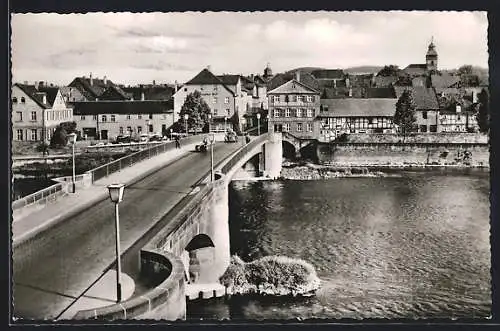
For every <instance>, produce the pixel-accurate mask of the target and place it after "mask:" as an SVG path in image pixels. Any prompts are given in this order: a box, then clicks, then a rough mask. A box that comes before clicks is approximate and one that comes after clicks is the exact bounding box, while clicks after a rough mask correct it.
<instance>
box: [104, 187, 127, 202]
mask: <svg viewBox="0 0 500 331" xmlns="http://www.w3.org/2000/svg"><path fill="white" fill-rule="evenodd" d="M124 190H125V184H111V185H108V191H109V198H110V199H111V201H113V202H114V203H118V202H121V201H122V200H123V191H124Z"/></svg>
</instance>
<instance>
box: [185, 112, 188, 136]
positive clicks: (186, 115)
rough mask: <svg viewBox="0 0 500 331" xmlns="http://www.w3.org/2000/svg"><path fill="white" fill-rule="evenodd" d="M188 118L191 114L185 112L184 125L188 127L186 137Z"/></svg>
mask: <svg viewBox="0 0 500 331" xmlns="http://www.w3.org/2000/svg"><path fill="white" fill-rule="evenodd" d="M188 118H189V115H188V114H184V127H185V128H186V137H187V135H188Z"/></svg>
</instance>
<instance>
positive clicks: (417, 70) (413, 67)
mask: <svg viewBox="0 0 500 331" xmlns="http://www.w3.org/2000/svg"><path fill="white" fill-rule="evenodd" d="M403 71H404V72H406V73H408V74H411V75H422V74H425V73H426V72H427V64H425V63H413V64H409V65H408V66H407V67H406V68H404V69H403Z"/></svg>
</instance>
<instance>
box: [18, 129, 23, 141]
mask: <svg viewBox="0 0 500 331" xmlns="http://www.w3.org/2000/svg"><path fill="white" fill-rule="evenodd" d="M17 140H23V130H22V129H17Z"/></svg>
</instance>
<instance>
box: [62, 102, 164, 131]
mask: <svg viewBox="0 0 500 331" xmlns="http://www.w3.org/2000/svg"><path fill="white" fill-rule="evenodd" d="M71 104H72V106H73V114H74V120H75V122H76V124H77V125H76V130H77V131H78V133H79V134H80V135H81V136H82V137H84V138H85V139H98V140H113V139H115V138H116V137H117V136H118V135H129V136H131V137H132V138H137V137H139V136H140V135H141V134H148V135H152V134H159V135H162V136H168V134H169V129H170V127H171V126H172V124H173V123H174V112H173V102H172V100H167V101H164V100H160V101H153V100H145V101H132V100H126V101H83V102H73V103H71Z"/></svg>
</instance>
